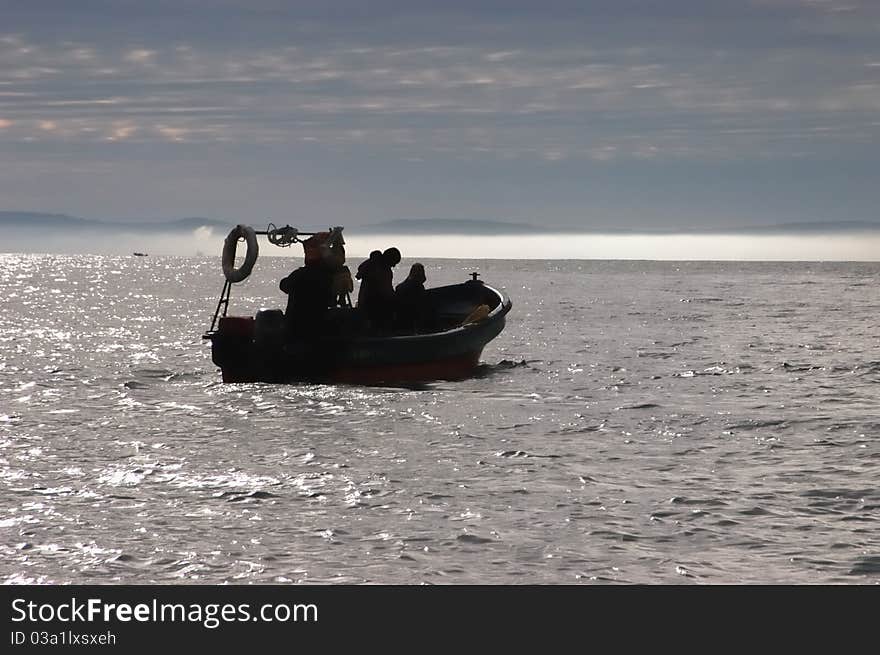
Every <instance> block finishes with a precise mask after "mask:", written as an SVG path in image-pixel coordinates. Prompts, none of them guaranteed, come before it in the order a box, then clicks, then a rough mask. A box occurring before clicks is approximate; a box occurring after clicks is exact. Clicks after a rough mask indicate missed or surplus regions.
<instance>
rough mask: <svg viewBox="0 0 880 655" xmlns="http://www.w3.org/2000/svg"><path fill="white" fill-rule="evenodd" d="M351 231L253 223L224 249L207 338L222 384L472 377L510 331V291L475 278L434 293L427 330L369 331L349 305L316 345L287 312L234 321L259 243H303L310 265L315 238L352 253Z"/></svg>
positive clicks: (332, 315)
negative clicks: (241, 255) (346, 236)
mask: <svg viewBox="0 0 880 655" xmlns="http://www.w3.org/2000/svg"><path fill="white" fill-rule="evenodd" d="M342 229H343V228H342V227H334V228H330V230H328V231H327V232H318V233H315V232H300V231H299V230H298V229H297V228H292V227H290V226H289V225H288V226H284V227H281V228H276V227H275V226H274V225H272V224H269V226H268V227H267V229H266V230H261V231H257V230H255V229H254V228H252V227H250V226H245V225H237V226H236V227H235V228H233V229H232V231H231V232H230V233H229V235H228V236H227V237H226V240H225V242H224V247H223V260H222V261H223V272H224V277H225V278H226V279H225V282H224V286H223V291H222V292H221V294H220V299H219V301H218V303H217V309H216V311H215V312H214V317H213V320H212V322H211V327H210V329H209V330H208V331H207V332H206V333H205V334H204V335H203V338H204V339H206V340H209V341H210V342H211V358H212V360H213V362H214V364H216V365H217V366H218V367H220V370H221V372H222V379H223V382H233V383H235V382H239V383H241V382H272V383H292V382H328V383H348V384H367V385H384V384H389V385H390V384H401V383H403V384H412V383H424V382H430V381H435V380H461V379H464V378H467V377H470V376H472V375H473V374H474V373H475V372H476V371H477V368H478V366H479V362H480V356H481V355H482V352H483V349H484V348H485V346H486V345H487V344H488V343H489V342H490V341H491V340H492V339H494V338H495V337H497V336H498V335H499V334H500V333H501V331H502V330H503V329H504V325H505V321H506V316H507V314H508V312H510V310H511V307H512V303H511V301H510V298H508V296H507V294H505V293H504V291H502V290H500V289H497V288H495V287H492V286H489V285H488V284H485V283H484V282H483V281H482V280H480V279H479V274H478V273H476V272H474V273H472V274H471V279H469V280H466V281H463V282H462V283H460V284H452V285H447V286H441V287H434V288H428V289H426V293H425V307H426V308H427V310H428V311H427V313H426V316H428V317H429V318H427V319H426V320H425V321H424V322H423V324H421V325H420V329H419V330H418V331H413V330H410V331H408V332H403V331H399V330H398V331H392V332H389V333H382V334H374V333H370V332H368V331H367V330H366V329H365V327H364V321H363V318H362V316H361V314H360V310H359V309H358V308H357V307H352V306H351V303H350V299H347V300H348V301H347V302H341V303H340V304H339V305H337V306H334V307H332V308H328V310H327V312H326V317H325V319H324V321H323V323H322V329H321V330H320V335H319V336H315V337H312V338H308V339H306V338H303V337H298V336H295V335H292V334H291V333H290V332H289V331H288V330H287V329H286V322H285V319H284V313H283V312H282V311H281V310H280V309H261V310H260V311H258V312H257V313H256V315H255V316H233V315H228V311H227V310H228V308H229V298H230V292H231V288H232V285H234V284H237V283H238V282H241V281H242V280H244V279H246V278H247V277H248V276H249V275H250V273H251V271H252V269H253V267H254V264H255V263H256V260H257V256H258V251H259V247H258V243H257V236H258V235H260V236H262V235H265V236H267V237H268V239H269V241H270V243H272V244H274V245H276V246H281V247H287V246H289V245H292V244H293V243H302V244H303V246H304V248H305V249H306V259H307V261H308V258H309V242H312V241H314V239H316V238H320V239H321V240H322V241H321V242H322V243H323V244H331V246H330V247H333V248H337V251H342V252H343V253H344V250H343V249H342V248H341V244H342V243H344V241H343V240H342ZM302 237H307V239H306V240H303V239H302ZM242 240H243V241H245V242H246V244H247V254H246V257H245V260H244V263H243V264H242V265H241V266H240V267H238V268H235V266H234V263H235V251H236V247H237V244H238V243H239V242H241V241H242ZM313 252H314V251H313ZM346 270H347V269H346ZM281 297H283V296H280V298H281ZM280 298H279V299H280Z"/></svg>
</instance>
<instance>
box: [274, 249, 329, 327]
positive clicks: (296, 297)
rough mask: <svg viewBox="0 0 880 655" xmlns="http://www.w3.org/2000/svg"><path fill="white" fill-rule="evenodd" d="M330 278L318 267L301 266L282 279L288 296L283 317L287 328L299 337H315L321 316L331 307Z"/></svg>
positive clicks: (324, 270)
mask: <svg viewBox="0 0 880 655" xmlns="http://www.w3.org/2000/svg"><path fill="white" fill-rule="evenodd" d="M331 282H332V280H331V276H330V272H329V271H328V270H327V269H326V267H324V266H322V265H320V264H310V265H308V266H301V267H300V268H298V269H296V270H295V271H293V273H291V274H290V275H288V276H287V277H286V278H284V279H283V280H281V284H280V285H279V286H280V287H281V290H282V291H283V292H284V293H286V294H287V311H286V312H285V313H284V318H285V321H286V323H287V327H288V329H289V330H290V331H291V332H293V333H294V334H297V335H300V336H314V335H316V334H318V332H319V330H320V327H321V322H322V320H323V318H324V314H325V313H326V311H327V308H328V306H329V305H330V295H331Z"/></svg>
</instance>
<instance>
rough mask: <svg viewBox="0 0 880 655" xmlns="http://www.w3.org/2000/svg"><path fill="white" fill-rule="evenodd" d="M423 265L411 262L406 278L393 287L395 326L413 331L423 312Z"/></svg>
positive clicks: (417, 325) (416, 327) (424, 278)
mask: <svg viewBox="0 0 880 655" xmlns="http://www.w3.org/2000/svg"><path fill="white" fill-rule="evenodd" d="M426 279H427V278H426V277H425V267H424V266H423V265H422V264H413V265H412V267H411V268H410V269H409V275H408V276H407V278H406V279H405V280H404V281H403V282H401V283H400V284H398V285H397V287H395V289H394V309H395V326H396V327H397V328H398V329H401V330H405V331H407V332H415V331H416V330H417V329H418V327H419V323H420V322H421V319H422V316H423V314H424V303H425V280H426Z"/></svg>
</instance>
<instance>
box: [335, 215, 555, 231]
mask: <svg viewBox="0 0 880 655" xmlns="http://www.w3.org/2000/svg"><path fill="white" fill-rule="evenodd" d="M541 229H544V230H545V231H546V230H547V228H538V227H535V226H534V225H528V224H526V223H506V222H503V221H482V220H472V221H471V220H465V219H448V218H438V219H423V220H415V219H398V220H393V221H384V222H382V223H374V224H372V225H362V226H358V227H352V231H353V232H354V231H357V232H361V233H366V234H412V235H419V234H476V235H480V234H485V235H489V234H533V233H534V232H537V231H539V230H541ZM560 231H561V230H560Z"/></svg>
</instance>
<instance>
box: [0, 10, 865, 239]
mask: <svg viewBox="0 0 880 655" xmlns="http://www.w3.org/2000/svg"><path fill="white" fill-rule="evenodd" d="M0 17H2V20H0V210H29V211H41V212H60V213H67V214H72V215H77V216H83V217H88V218H98V219H104V220H107V219H123V220H126V219H153V218H155V219H171V218H177V217H184V216H206V217H211V218H218V219H224V220H225V219H228V220H230V221H231V222H233V223H234V222H239V221H252V222H253V223H254V224H264V223H265V222H266V221H267V219H271V220H273V221H274V222H276V223H290V224H293V225H320V224H326V225H346V226H347V227H348V229H349V231H352V229H356V227H357V226H358V225H365V224H369V223H376V222H381V221H386V220H395V219H432V218H448V219H480V220H497V221H515V222H526V223H532V224H534V225H537V226H540V227H542V228H545V227H546V228H554V229H569V228H577V229H594V230H602V229H609V228H614V229H631V230H636V231H638V230H639V229H640V228H642V229H649V230H656V229H676V230H682V231H686V230H688V229H691V228H724V227H742V226H751V225H772V224H780V223H788V222H803V221H822V222H832V223H833V222H834V221H875V220H878V216H877V207H878V206H880V190H878V187H880V185H878V173H877V171H878V170H880V155H878V145H880V2H878V1H877V0H608V1H600V0H581V1H577V2H576V1H565V0H560V1H554V0H543V1H541V2H536V1H532V0H529V1H525V0H509V1H505V2H502V1H500V0H497V1H496V0H490V1H479V0H469V1H461V0H446V1H443V2H440V1H437V2H420V1H418V0H409V1H403V0H371V1H370V2H366V1H363V0H342V1H338V0H337V1H334V0H321V1H312V0H302V1H298V2H293V1H290V2H285V1H282V0H216V1H197V0H151V1H150V2H143V1H142V0H116V1H113V2H110V1H108V0H78V1H76V2H70V1H68V0H23V1H18V0H0Z"/></svg>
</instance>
